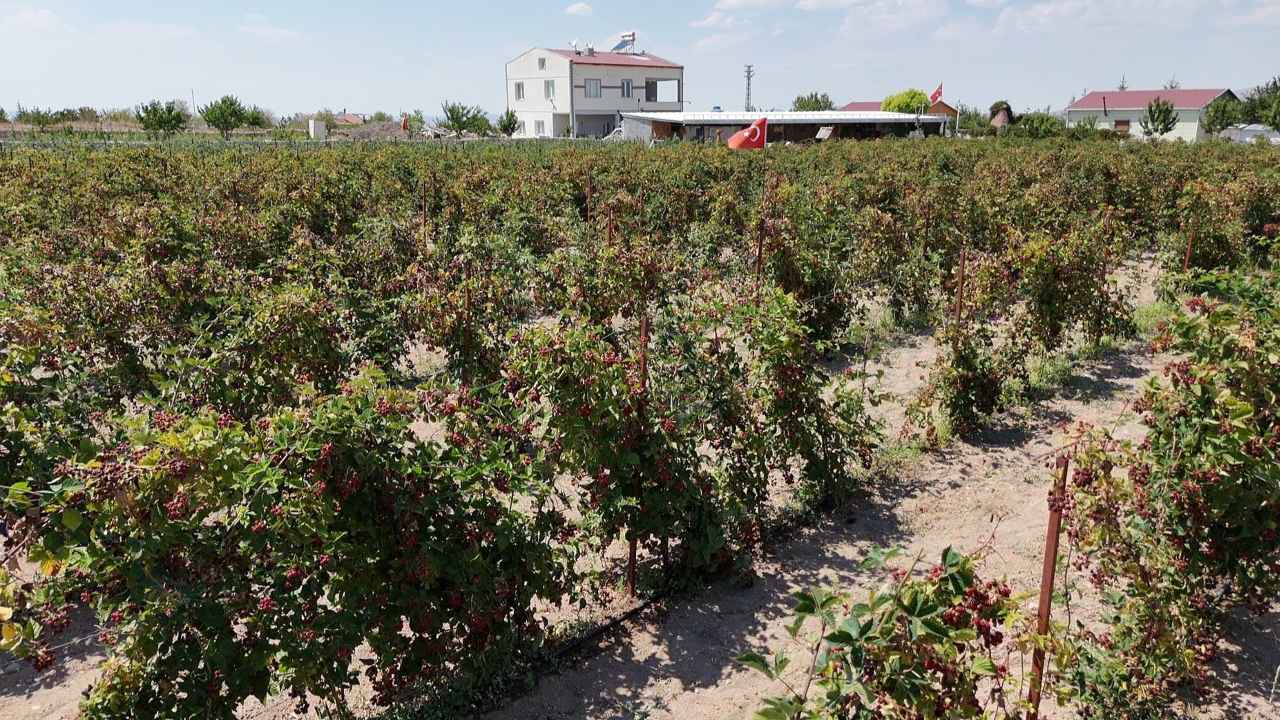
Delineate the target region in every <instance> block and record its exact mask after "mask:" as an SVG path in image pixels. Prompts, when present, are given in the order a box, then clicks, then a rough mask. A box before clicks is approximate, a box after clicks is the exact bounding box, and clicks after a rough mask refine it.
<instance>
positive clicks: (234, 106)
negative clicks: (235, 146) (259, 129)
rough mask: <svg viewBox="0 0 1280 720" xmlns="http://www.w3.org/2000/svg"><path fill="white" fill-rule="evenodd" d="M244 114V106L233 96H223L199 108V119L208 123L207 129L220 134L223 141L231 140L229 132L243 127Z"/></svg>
mask: <svg viewBox="0 0 1280 720" xmlns="http://www.w3.org/2000/svg"><path fill="white" fill-rule="evenodd" d="M246 113H247V111H246V110H245V107H244V105H242V104H241V103H240V100H239V99H237V98H236V96H234V95H223V96H222V97H221V98H220V99H218V100H217V101H215V102H211V103H209V104H208V105H205V106H204V107H202V108H200V117H202V118H204V121H205V122H207V123H209V127H211V128H213V129H215V130H217V131H218V132H220V133H222V139H224V140H230V139H231V131H233V130H235V129H236V128H240V127H244V124H245V120H246V118H245V114H246Z"/></svg>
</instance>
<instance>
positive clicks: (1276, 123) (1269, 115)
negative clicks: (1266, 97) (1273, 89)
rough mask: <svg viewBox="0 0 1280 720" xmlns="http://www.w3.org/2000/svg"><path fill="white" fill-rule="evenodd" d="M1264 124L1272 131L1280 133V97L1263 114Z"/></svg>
mask: <svg viewBox="0 0 1280 720" xmlns="http://www.w3.org/2000/svg"><path fill="white" fill-rule="evenodd" d="M1262 122H1263V123H1264V124H1265V125H1266V126H1267V127H1269V128H1271V129H1272V130H1275V131H1276V132H1280V96H1277V97H1276V98H1275V99H1274V100H1272V101H1271V107H1269V108H1267V109H1266V110H1265V111H1264V112H1263V113H1262Z"/></svg>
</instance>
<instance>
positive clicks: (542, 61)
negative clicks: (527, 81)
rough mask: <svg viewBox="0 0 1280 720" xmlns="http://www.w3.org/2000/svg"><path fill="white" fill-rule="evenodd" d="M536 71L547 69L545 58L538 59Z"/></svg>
mask: <svg viewBox="0 0 1280 720" xmlns="http://www.w3.org/2000/svg"><path fill="white" fill-rule="evenodd" d="M538 69H539V70H546V69H547V59H546V58H538Z"/></svg>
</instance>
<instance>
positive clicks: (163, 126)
mask: <svg viewBox="0 0 1280 720" xmlns="http://www.w3.org/2000/svg"><path fill="white" fill-rule="evenodd" d="M134 117H136V118H137V119H138V123H139V124H140V125H142V129H143V130H146V131H147V135H150V136H151V137H153V138H158V137H170V136H172V135H173V134H174V133H177V132H181V131H183V130H185V129H186V127H187V120H188V116H187V109H186V106H184V105H183V104H182V103H180V102H178V101H176V100H170V101H169V102H165V103H162V102H160V101H159V100H152V101H151V102H149V103H146V104H145V105H139V106H138V109H137V110H135V111H134Z"/></svg>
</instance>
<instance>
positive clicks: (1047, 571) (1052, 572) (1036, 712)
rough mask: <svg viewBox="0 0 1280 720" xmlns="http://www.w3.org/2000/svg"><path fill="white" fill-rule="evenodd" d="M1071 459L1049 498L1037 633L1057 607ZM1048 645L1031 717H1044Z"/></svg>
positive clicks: (1037, 655)
mask: <svg viewBox="0 0 1280 720" xmlns="http://www.w3.org/2000/svg"><path fill="white" fill-rule="evenodd" d="M1070 465H1071V461H1070V460H1069V459H1068V458H1067V456H1066V455H1063V456H1062V457H1059V458H1058V469H1059V472H1058V478H1057V482H1056V483H1055V484H1054V486H1053V495H1051V496H1050V498H1049V529H1048V531H1047V533H1046V534H1045V539H1044V569H1043V570H1042V572H1041V575H1040V609H1039V610H1038V611H1037V613H1036V634H1038V635H1040V636H1042V637H1043V636H1045V635H1048V634H1049V615H1050V612H1051V610H1052V609H1053V584H1054V581H1055V579H1056V576H1057V574H1058V535H1059V534H1060V532H1061V530H1062V503H1063V502H1064V501H1065V500H1066V497H1067V468H1068V467H1069V466H1070ZM1044 655H1045V653H1044V647H1043V646H1037V647H1036V649H1035V652H1034V653H1033V654H1032V656H1031V689H1030V691H1029V692H1028V694H1027V702H1028V703H1029V704H1030V705H1031V715H1030V720H1036V719H1037V718H1038V717H1040V693H1041V686H1043V685H1044V661H1045V658H1044Z"/></svg>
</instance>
